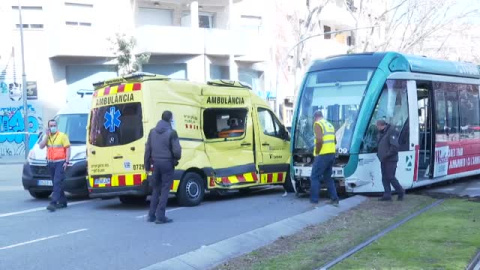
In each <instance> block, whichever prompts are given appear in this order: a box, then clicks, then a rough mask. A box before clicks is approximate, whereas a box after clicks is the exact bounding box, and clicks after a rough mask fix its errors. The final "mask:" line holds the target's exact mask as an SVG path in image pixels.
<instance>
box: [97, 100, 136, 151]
mask: <svg viewBox="0 0 480 270" xmlns="http://www.w3.org/2000/svg"><path fill="white" fill-rule="evenodd" d="M142 137H143V123H142V105H141V104H140V102H133V103H125V104H117V105H114V106H104V107H99V108H94V109H92V111H91V116H90V134H89V142H90V144H92V145H95V146H98V147H106V146H116V145H125V144H129V143H131V142H134V141H136V140H138V139H140V138H142Z"/></svg>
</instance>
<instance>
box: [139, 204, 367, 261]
mask: <svg viewBox="0 0 480 270" xmlns="http://www.w3.org/2000/svg"><path fill="white" fill-rule="evenodd" d="M366 199H367V198H366V197H364V196H360V195H356V196H353V197H350V198H348V199H345V200H342V201H340V206H339V207H334V206H331V205H324V206H321V207H318V208H315V209H313V210H310V211H308V212H305V213H303V214H299V215H296V216H293V217H290V218H286V219H284V220H281V221H278V222H275V223H272V224H270V225H267V226H264V227H261V228H258V229H255V230H252V231H249V232H246V233H243V234H240V235H237V236H233V237H231V238H228V239H225V240H222V241H220V242H217V243H214V244H212V245H209V246H203V247H201V248H199V249H197V250H194V251H191V252H188V253H185V254H183V255H180V256H177V257H174V258H171V259H168V260H166V261H162V262H159V263H156V264H153V265H151V266H148V267H146V268H143V269H142V270H160V269H185V270H198V269H210V268H213V267H215V266H218V265H219V264H221V263H224V262H226V261H228V260H230V259H233V258H236V257H239V256H241V255H244V254H247V253H250V252H252V251H254V250H256V249H258V248H261V247H263V246H266V245H269V244H271V243H273V242H274V241H276V240H277V239H278V238H280V237H284V236H289V235H292V234H295V233H297V232H299V231H300V230H302V229H304V228H306V227H308V226H312V225H317V224H320V223H323V222H325V221H327V220H329V219H331V218H333V217H335V216H338V215H339V214H340V213H342V212H344V211H347V210H350V209H351V208H353V207H355V206H357V205H359V204H360V203H362V202H364V201H365V200H366Z"/></svg>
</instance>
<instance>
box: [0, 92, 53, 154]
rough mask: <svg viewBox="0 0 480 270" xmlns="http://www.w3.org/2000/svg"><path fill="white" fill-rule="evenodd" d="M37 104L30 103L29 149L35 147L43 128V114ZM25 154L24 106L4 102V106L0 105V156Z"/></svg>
mask: <svg viewBox="0 0 480 270" xmlns="http://www.w3.org/2000/svg"><path fill="white" fill-rule="evenodd" d="M0 99H1V96H0ZM1 103H2V102H0V104H1ZM32 103H33V102H32ZM36 105H37V104H29V105H28V132H29V147H28V149H31V148H32V147H33V145H34V144H35V142H36V141H37V140H38V136H39V132H41V131H42V129H43V125H42V116H41V113H40V111H39V110H38V109H37V108H38V106H36ZM24 155H25V125H24V117H23V106H5V102H3V106H1V105H0V158H2V159H4V158H9V157H23V156H24Z"/></svg>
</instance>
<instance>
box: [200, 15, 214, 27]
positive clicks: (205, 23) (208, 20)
mask: <svg viewBox="0 0 480 270" xmlns="http://www.w3.org/2000/svg"><path fill="white" fill-rule="evenodd" d="M198 26H199V27H200V28H213V14H209V13H200V14H199V15H198Z"/></svg>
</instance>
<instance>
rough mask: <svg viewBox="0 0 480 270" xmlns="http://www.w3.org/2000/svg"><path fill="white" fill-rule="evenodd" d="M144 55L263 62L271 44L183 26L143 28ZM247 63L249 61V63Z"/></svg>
mask: <svg viewBox="0 0 480 270" xmlns="http://www.w3.org/2000/svg"><path fill="white" fill-rule="evenodd" d="M135 36H136V39H137V50H138V52H140V53H144V52H147V53H152V54H179V55H192V54H193V55H195V54H196V55H200V54H207V55H217V56H225V55H229V53H230V52H231V51H230V50H232V51H233V54H234V55H235V56H241V57H242V58H245V59H248V61H263V60H265V59H264V58H265V57H266V55H267V53H268V46H267V42H266V40H265V39H264V38H262V37H261V35H260V34H259V33H254V32H253V33H252V32H246V31H229V30H223V29H205V28H192V27H179V26H142V27H138V28H137V30H136V35H135ZM246 61H247V60H246Z"/></svg>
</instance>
